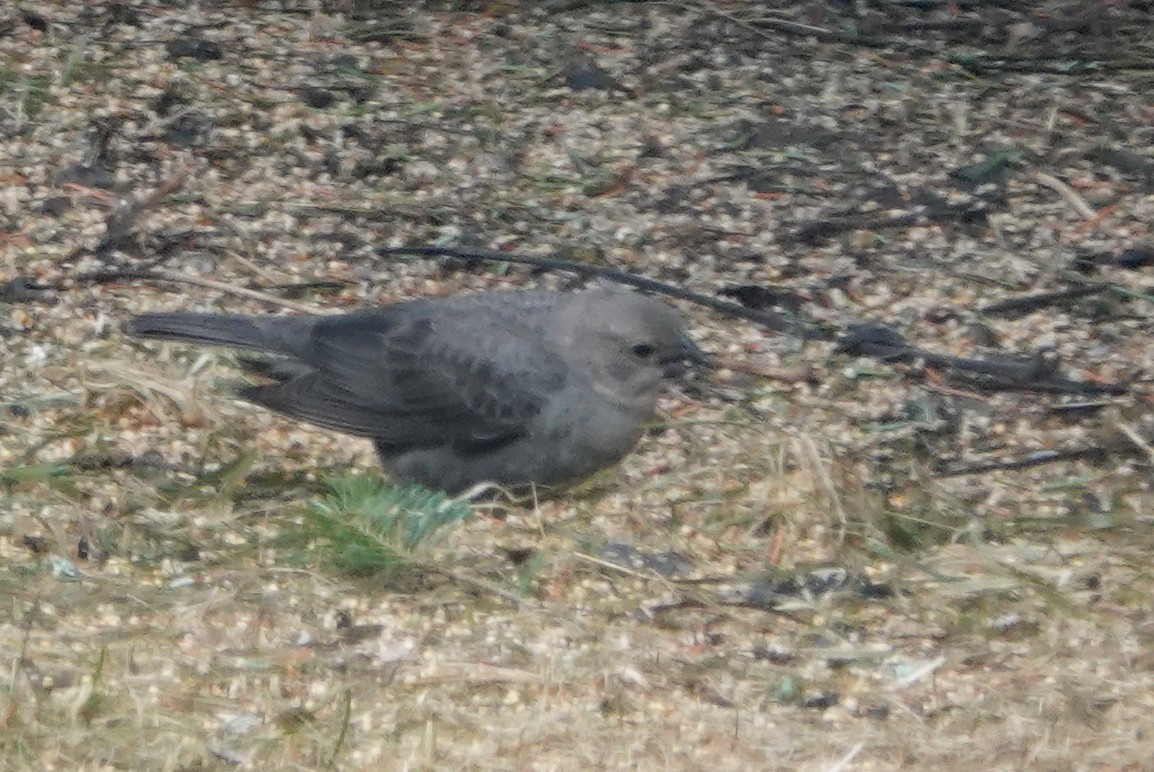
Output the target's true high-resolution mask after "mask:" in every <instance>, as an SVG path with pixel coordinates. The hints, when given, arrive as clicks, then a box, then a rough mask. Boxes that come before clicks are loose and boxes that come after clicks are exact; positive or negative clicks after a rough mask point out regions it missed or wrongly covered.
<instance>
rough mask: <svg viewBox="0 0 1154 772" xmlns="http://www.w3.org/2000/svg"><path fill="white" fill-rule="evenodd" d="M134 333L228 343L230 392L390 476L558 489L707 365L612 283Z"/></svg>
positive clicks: (463, 487)
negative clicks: (332, 438) (363, 457)
mask: <svg viewBox="0 0 1154 772" xmlns="http://www.w3.org/2000/svg"><path fill="white" fill-rule="evenodd" d="M126 331H127V332H128V333H129V334H131V335H133V336H137V337H141V338H146V339H160V340H175V341H183V342H188V343H195V344H207V345H214V346H227V347H232V348H239V349H246V350H251V351H257V352H261V353H263V354H266V355H270V356H268V357H266V358H262V359H252V358H242V359H241V364H242V366H243V367H244V368H245V369H246V370H247V371H248V372H249V373H251V374H254V375H256V376H259V377H260V380H261V382H260V383H256V384H254V385H248V386H244V387H242V388H240V390H239V395H240V397H241V398H242V399H244V400H246V401H248V402H251V403H254V404H256V405H260V406H263V407H265V408H268V409H270V410H272V411H274V412H277V413H281V414H283V415H285V416H288V417H290V418H294V419H299V420H302V421H305V422H308V423H311V424H315V425H318V426H321V427H325V428H328V429H332V430H336V431H338V432H343V433H347V434H350V435H355V436H359V437H367V438H369V439H371V440H372V441H373V444H374V445H375V448H376V451H377V455H378V457H379V459H380V462H381V465H382V466H383V467H384V468H385V470H386V471H388V472H389V473H390V475H391V476H392V477H393V478H394V479H395V480H399V481H401V482H407V483H418V484H420V485H422V486H424V487H426V488H432V489H439V490H442V491H444V492H446V493H449V494H459V493H462V492H463V491H467V490H470V489H473V488H474V486H479V485H483V484H486V483H488V484H494V485H496V486H500V487H504V488H507V489H511V490H519V489H523V488H525V487H528V486H537V487H541V488H545V489H551V488H563V487H566V486H569V485H571V484H575V483H577V482H580V481H582V480H584V479H586V478H588V477H590V476H591V475H593V474H594V473H596V472H598V471H600V470H602V469H604V468H607V467H610V466H612V465H614V464H616V463H617V462H619V461H621V460H622V459H623V458H624V457H625V456H626V455H628V454H629V453H630V452H631V451H632V450H633V448H634V447H635V446H636V444H637V443H638V441H639V440H640V438H641V436H642V434H643V432H644V430H645V427H646V426H647V425H648V424H649V423H650V422H651V421H652V420H653V418H654V417H655V415H656V410H657V397H658V395H659V393H660V391H661V389H662V387H663V383H664V381H665V380H666V379H669V378H673V377H676V376H678V375H680V374H683V373H684V372H685V371H686V369H687V368H686V366H685V365H686V364H687V363H688V364H692V365H698V366H709V364H710V360H709V358H708V356H707V355H706V354H705V353H704V352H703V351H702V350H701V349H700V348H699V347H698V346H697V345H696V344H695V343H694V342H693V340H692V339H691V338H690V337H689V336H688V334H687V333H686V330H685V326H684V323H683V319H682V318H681V316H680V315H679V314H678V313H677V312H676V311H675V310H674V309H673V308H672V307H671V306H669V305H668V304H666V303H665V302H663V301H661V300H659V299H657V298H654V297H652V296H648V295H643V294H640V293H638V292H634V291H630V290H627V289H625V288H622V287H616V286H612V285H595V286H593V287H590V288H587V289H583V290H579V291H572V292H566V291H558V290H545V289H522V290H487V291H481V292H477V293H472V294H460V295H452V296H447V297H440V298H419V299H409V300H402V301H399V302H395V303H391V304H387V305H382V306H373V307H368V308H364V309H359V310H355V311H352V312H348V313H344V314H335V315H307V314H306V315H288V316H278V315H239V314H216V313H196V312H180V311H177V312H158V313H146V314H141V315H138V316H135V317H132V318H131V319H130V320H129V321H128V323H127V325H126Z"/></svg>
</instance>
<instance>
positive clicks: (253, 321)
mask: <svg viewBox="0 0 1154 772" xmlns="http://www.w3.org/2000/svg"><path fill="white" fill-rule="evenodd" d="M313 321H314V320H313V319H312V318H311V317H307V316H300V317H292V316H269V317H260V316H241V315H239V314H198V313H190V312H180V311H177V312H172V313H155V314H141V315H140V316H134V317H133V318H132V319H130V320H129V321H128V324H127V326H126V328H125V329H126V331H127V332H128V333H129V334H130V335H136V336H137V337H141V338H154V339H158V340H180V341H188V342H190V343H203V344H207V345H212V346H233V347H236V348H244V349H251V350H254V351H266V352H271V353H278V354H292V353H293V352H294V351H295V350H297V349H298V348H299V346H300V344H301V343H302V342H303V341H304V339H305V337H307V335H308V332H309V330H310V329H311V327H312V324H313Z"/></svg>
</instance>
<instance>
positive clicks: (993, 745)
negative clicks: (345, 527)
mask: <svg viewBox="0 0 1154 772" xmlns="http://www.w3.org/2000/svg"><path fill="white" fill-rule="evenodd" d="M851 10H852V11H853V12H855V13H856V14H857V15H851ZM1152 28H1154V15H1152V9H1151V7H1150V5H1149V4H1148V3H1142V2H1129V3H1127V2H1088V1H1087V2H1068V3H1065V4H1059V3H1038V4H1029V3H1020V4H1014V5H1013V6H1012V7H1008V8H1001V7H998V6H997V5H996V4H981V3H933V2H930V3H922V4H912V3H910V4H888V3H885V4H883V3H878V4H874V3H869V2H865V3H857V4H854V7H853V9H851V8H850V7H849V5H848V4H834V3H820V2H803V3H781V4H775V3H760V2H686V3H646V2H637V3H604V4H597V3H587V2H549V3H536V4H533V3H523V4H517V3H510V2H505V3H502V2H491V3H455V4H453V3H440V4H438V3H429V4H420V3H388V2H373V3H370V2H359V3H358V2H353V1H352V0H350V1H349V2H343V3H342V2H330V3H304V2H300V3H289V2H285V3H277V2H267V3H259V2H236V3H221V2H201V3H195V4H186V3H164V2H152V3H137V2H125V3H108V2H102V1H99V0H94V1H93V2H87V3H77V2H47V1H45V2H30V3H27V4H24V5H22V6H20V7H19V8H15V9H13V8H7V9H5V10H3V11H0V62H2V64H0V179H2V180H3V184H2V185H0V215H2V219H0V282H2V284H0V306H2V308H3V315H2V316H0V356H2V359H0V402H2V405H0V409H2V410H3V415H2V416H0V556H2V558H0V589H2V591H3V595H4V597H5V598H6V599H7V601H6V602H5V603H4V610H3V611H2V612H0V652H2V653H0V663H2V667H0V673H3V674H4V675H3V677H2V678H0V716H2V719H3V725H4V730H5V731H4V732H3V733H2V734H0V765H2V766H3V767H4V768H11V769H156V770H190V769H216V768H222V769H223V768H231V767H239V768H244V769H261V770H273V769H319V768H326V767H332V768H338V769H425V768H429V769H431V768H438V769H439V768H466V769H540V770H549V769H589V768H606V769H619V768H637V769H702V768H711V769H717V770H729V769H749V768H758V769H815V770H817V769H822V770H836V769H843V770H849V769H856V770H869V769H894V768H910V769H963V768H965V769H970V768H973V767H974V766H975V765H982V766H985V767H986V768H989V769H1022V768H1027V767H1034V768H1041V769H1122V768H1133V769H1138V768H1146V767H1148V766H1150V761H1149V759H1150V758H1152V757H1154V741H1152V740H1151V737H1154V710H1152V708H1154V659H1152V658H1151V655H1150V651H1149V645H1150V642H1151V637H1152V635H1154V622H1152V618H1151V609H1152V605H1154V603H1152V601H1151V595H1152V592H1151V591H1152V589H1154V575H1152V572H1151V571H1150V569H1149V568H1148V565H1149V557H1148V555H1149V554H1150V552H1151V547H1154V534H1152V531H1151V516H1150V512H1151V509H1152V506H1154V494H1152V493H1151V489H1150V483H1151V462H1152V460H1154V450H1152V449H1151V448H1152V445H1154V417H1152V416H1151V410H1150V386H1149V384H1150V379H1151V370H1150V362H1151V360H1152V355H1154V335H1151V332H1152V329H1151V328H1152V326H1154V325H1152V324H1151V316H1150V309H1151V300H1152V295H1151V292H1150V289H1149V283H1150V280H1149V271H1150V270H1151V267H1150V266H1151V264H1152V263H1154V258H1152V253H1154V248H1152V247H1151V238H1150V233H1149V227H1150V222H1151V221H1152V218H1154V156H1152V155H1151V147H1154V103H1152V102H1151V99H1150V93H1152V92H1151V85H1152V84H1151V73H1152V72H1154V67H1152V64H1151V63H1152V62H1154V51H1152V50H1151V40H1154V36H1152V35H1151V34H1150V32H1151V29H1152ZM412 245H442V246H453V247H459V248H491V249H499V250H502V251H506V252H509V253H511V254H512V253H516V254H535V255H547V256H553V257H560V258H563V259H568V260H576V261H580V262H582V263H586V264H594V265H597V266H612V267H615V268H619V269H622V270H625V271H629V272H632V273H634V274H637V275H641V276H646V277H650V278H653V279H656V280H659V281H662V282H666V283H669V284H672V285H675V286H677V287H681V288H683V289H687V290H691V291H694V292H698V293H702V294H704V295H708V296H711V297H722V298H726V299H728V300H730V301H733V302H736V301H741V302H744V303H750V304H754V305H759V304H760V306H761V307H762V309H763V310H766V311H776V312H779V313H785V314H786V315H788V316H789V317H790V318H791V319H793V320H794V323H793V324H791V325H780V324H775V322H774V321H773V320H772V319H770V320H763V321H762V322H761V323H758V322H756V321H751V320H748V319H737V318H734V317H733V316H731V315H726V314H724V313H721V312H718V311H716V310H709V309H705V308H702V307H700V306H698V305H695V304H692V303H688V302H684V301H676V303H677V305H678V308H679V309H680V310H681V311H682V312H683V313H684V314H685V315H686V318H687V319H688V324H689V327H690V330H691V333H692V335H693V337H694V338H695V339H696V340H697V341H698V342H699V343H700V345H701V346H702V347H703V348H705V349H707V350H708V351H709V352H710V353H711V354H712V355H713V356H714V357H715V358H716V359H717V360H718V362H719V363H720V364H721V365H722V366H721V367H720V368H718V370H717V371H716V372H714V373H712V374H709V375H705V376H699V377H698V378H697V379H696V380H695V381H691V382H689V383H686V384H683V385H680V386H677V387H675V388H674V389H673V390H672V391H671V392H670V394H669V395H668V397H667V398H665V399H664V400H663V402H662V420H661V422H660V424H659V425H657V426H654V427H653V430H652V431H651V432H649V433H648V434H647V436H646V437H645V439H644V440H643V441H642V443H641V445H640V446H639V448H638V449H637V451H636V452H635V453H634V454H632V455H631V456H630V457H629V458H628V459H627V460H626V461H625V463H623V464H622V465H621V466H620V467H618V468H615V469H613V470H610V471H607V472H605V473H603V474H602V475H600V476H599V477H597V478H595V479H594V480H593V481H591V482H589V483H588V484H586V485H584V486H582V487H580V488H578V489H576V490H571V491H564V492H561V493H558V494H555V495H551V496H549V497H547V498H544V499H541V500H539V501H537V502H533V501H529V502H524V501H522V502H510V501H505V500H498V501H496V502H489V503H478V504H476V505H474V511H473V512H472V514H471V515H470V516H469V517H468V518H467V519H466V520H464V521H463V522H460V523H457V524H456V525H454V526H452V527H451V528H447V529H446V530H445V532H444V533H443V535H442V536H441V538H438V539H430V540H428V541H427V542H423V543H421V544H420V545H418V546H417V547H416V548H414V549H413V550H412V551H411V552H410V553H405V555H404V556H403V560H402V561H401V562H400V563H397V564H395V565H392V566H391V567H390V568H388V570H385V571H379V572H376V573H371V574H368V575H366V574H365V573H364V572H362V573H360V574H356V573H350V572H349V571H348V570H345V568H342V566H341V565H340V564H339V563H338V562H334V560H332V559H331V555H330V554H329V553H328V552H327V551H326V544H328V541H326V540H325V539H322V538H319V537H317V536H315V532H313V531H310V530H309V528H310V527H311V526H310V525H309V524H310V523H314V522H315V515H316V513H317V511H318V508H320V507H323V506H324V505H325V503H326V502H331V501H332V500H333V494H332V493H331V492H330V488H331V486H332V485H334V484H335V483H334V481H335V480H339V479H340V478H341V476H342V474H344V472H345V471H346V470H347V469H349V468H352V469H353V470H356V471H357V472H358V473H359V474H360V475H362V476H368V477H369V478H370V479H375V477H376V475H377V474H378V472H377V471H376V467H375V465H374V460H373V457H372V454H371V448H370V447H369V446H368V444H367V443H365V442H363V441H360V440H353V439H349V438H346V437H341V436H339V435H334V434H332V433H329V432H325V431H321V430H314V429H310V428H307V427H303V426H300V425H297V424H293V423H290V422H288V421H285V420H282V419H279V418H277V417H275V416H272V415H269V414H267V413H266V412H263V411H261V410H259V409H257V408H253V407H251V406H248V405H245V404H244V403H242V402H240V401H238V400H237V399H235V398H234V397H233V396H232V392H231V389H232V387H233V385H234V384H235V383H236V382H237V381H239V380H240V379H241V377H242V376H241V375H240V373H239V370H238V369H237V367H236V363H235V359H234V358H233V357H232V355H231V354H229V353H227V352H220V351H206V350H203V349H201V350H197V349H195V348H194V347H190V346H181V345H174V344H172V345H157V344H151V343H148V344H146V343H141V342H139V341H134V340H132V339H130V338H128V337H127V336H125V335H124V334H123V333H122V332H121V331H120V325H121V324H122V323H123V321H124V320H126V319H127V318H128V317H129V316H131V314H132V313H134V312H138V311H141V310H146V309H176V308H179V309H191V310H207V309H230V310H235V311H246V312H254V313H257V312H261V313H264V312H285V311H286V309H288V310H296V311H301V310H305V311H315V312H321V313H323V312H331V311H339V310H343V309H348V308H351V307H355V306H357V305H361V304H365V303H385V302H390V301H394V300H398V299H402V298H406V297H415V296H428V295H441V294H447V293H451V292H463V291H469V290H473V289H477V288H482V287H488V288H501V287H513V286H527V285H533V284H542V283H544V284H550V285H553V286H560V287H568V286H573V285H574V284H575V283H576V282H575V280H574V279H573V278H572V277H571V276H566V275H563V274H554V273H545V272H542V271H534V270H528V269H525V268H523V267H518V266H512V265H509V264H493V263H488V262H483V261H479V260H470V261H464V260H455V259H449V258H436V259H429V258H412V257H403V256H398V255H394V254H388V255H383V254H380V253H379V251H378V250H377V247H401V246H412ZM863 322H869V323H873V324H877V325H885V326H886V328H887V329H888V330H890V331H892V332H896V333H900V334H901V335H902V336H903V337H904V340H905V341H907V342H908V344H910V345H911V346H916V347H918V348H917V350H916V351H913V350H911V349H909V348H908V347H907V348H902V346H903V345H904V344H900V343H898V344H895V343H894V342H893V340H892V339H889V343H888V344H886V345H883V346H881V348H877V347H876V346H875V347H874V348H872V349H871V348H870V345H869V340H871V339H867V340H866V343H865V344H863V343H862V342H861V339H860V337H859V338H854V337H853V334H852V333H853V332H854V330H857V332H858V333H860V332H861V328H855V327H854V325H860V324H861V323H863ZM783 326H785V327H788V328H789V329H786V330H784V331H783V330H782V329H780V328H781V327H783ZM803 326H804V328H805V329H806V330H809V331H810V332H812V333H813V334H812V335H809V336H808V337H807V336H806V335H805V334H799V333H800V332H801V331H802V329H803ZM847 334H848V335H849V337H846V336H847ZM835 339H841V341H842V343H841V344H839V343H838V342H837V341H836V340H835ZM853 340H857V343H856V344H852V343H850V342H849V341H853ZM895 346H896V348H895ZM895 352H897V353H895ZM999 355H1002V356H1004V357H1010V359H1009V360H1006V359H998V358H997V357H998V356H999ZM948 357H965V358H967V359H969V360H972V361H971V362H970V364H966V363H965V362H963V363H958V362H957V361H953V362H950V361H947V359H946V358H948ZM973 361H978V362H980V363H988V362H1003V363H1004V362H1005V361H1010V362H1011V364H1013V366H1014V367H1016V368H1017V369H1016V370H1015V373H1016V374H1014V375H1012V376H1005V377H996V376H990V374H989V373H986V374H984V375H982V374H975V373H976V371H975V370H973V368H972V367H971V365H972V364H973ZM346 568H347V567H346Z"/></svg>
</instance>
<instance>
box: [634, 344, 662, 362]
mask: <svg viewBox="0 0 1154 772" xmlns="http://www.w3.org/2000/svg"><path fill="white" fill-rule="evenodd" d="M656 352H657V349H655V348H653V346H650V345H649V344H648V343H638V344H637V345H636V346H634V347H633V356H635V357H637V358H638V359H648V358H649V357H651V356H653V355H654V354H655V353H656Z"/></svg>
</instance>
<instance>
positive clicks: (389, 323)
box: [245, 304, 567, 448]
mask: <svg viewBox="0 0 1154 772" xmlns="http://www.w3.org/2000/svg"><path fill="white" fill-rule="evenodd" d="M393 308H394V309H396V310H393V309H391V308H388V307H386V308H384V309H380V310H374V311H371V312H365V313H362V314H351V315H346V316H340V317H332V318H329V319H324V320H322V321H320V322H318V323H317V324H316V325H314V327H313V328H312V330H311V331H310V335H309V336H308V340H307V341H302V342H301V344H300V345H299V346H297V347H295V349H296V350H295V351H294V352H293V353H294V356H295V358H296V359H297V361H299V362H300V363H301V364H302V365H304V366H306V367H307V368H311V372H308V373H304V374H301V375H298V376H297V377H293V378H290V379H285V380H283V382H281V383H278V384H272V385H269V386H256V387H252V388H250V389H248V390H246V391H245V396H246V397H247V398H248V399H251V400H252V401H254V402H257V403H259V404H263V405H266V406H267V407H269V408H272V409H275V410H279V411H281V412H284V413H287V414H289V415H293V416H296V417H299V418H302V419H305V420H308V421H311V422H313V423H316V424H319V425H321V426H326V427H329V428H332V429H337V430H340V431H344V432H349V433H352V434H358V435H361V436H367V437H373V438H374V439H377V440H378V441H379V442H380V443H382V444H384V445H394V444H395V445H398V446H410V447H411V446H420V445H425V444H441V443H445V442H446V441H447V442H450V443H452V444H454V445H457V446H459V447H462V448H468V447H469V446H485V445H491V444H492V443H494V442H500V441H502V440H504V439H507V438H512V437H516V436H519V435H521V434H522V433H523V432H524V430H525V428H526V426H527V424H528V423H529V422H530V421H531V420H532V418H533V417H534V416H535V415H536V414H537V413H538V412H539V411H540V410H541V408H542V406H543V405H544V404H545V403H546V402H547V401H548V400H549V399H550V397H551V396H552V395H553V394H555V393H556V392H557V391H558V390H560V389H561V388H562V387H563V386H564V385H565V381H566V374H567V368H566V365H565V362H564V361H562V360H561V358H560V357H559V356H558V355H557V354H555V353H554V352H551V351H550V350H549V349H548V346H547V345H546V343H545V341H544V339H543V337H542V334H541V330H540V328H539V325H538V324H537V321H538V320H537V319H535V318H533V314H528V315H526V318H521V316H522V315H520V314H518V313H517V312H515V311H513V312H508V311H507V310H505V309H498V308H494V309H490V310H486V309H484V308H482V309H478V308H476V307H473V308H469V309H461V311H460V312H459V313H458V312H455V311H454V309H451V308H444V307H441V308H438V309H433V308H432V307H431V306H430V307H427V308H426V307H423V305H422V304H406V305H404V306H396V307H393Z"/></svg>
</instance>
